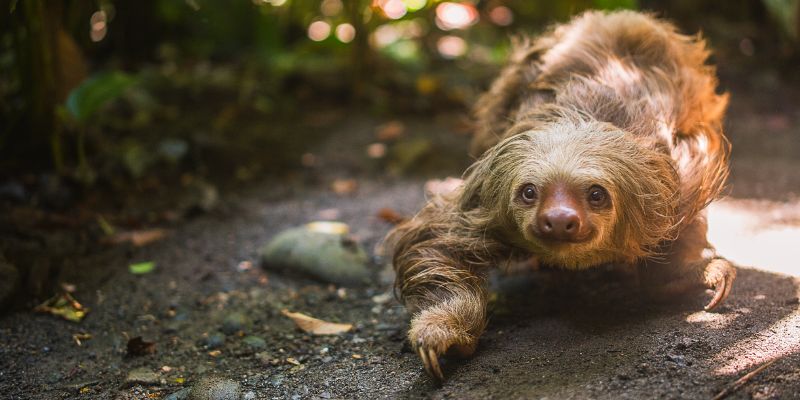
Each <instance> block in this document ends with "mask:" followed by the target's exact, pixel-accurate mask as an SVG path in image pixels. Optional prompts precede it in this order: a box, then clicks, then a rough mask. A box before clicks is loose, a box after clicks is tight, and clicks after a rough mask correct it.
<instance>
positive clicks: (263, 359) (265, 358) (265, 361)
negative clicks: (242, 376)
mask: <svg viewBox="0 0 800 400" xmlns="http://www.w3.org/2000/svg"><path fill="white" fill-rule="evenodd" d="M256 359H257V360H258V362H260V363H261V365H263V366H267V365H270V363H271V361H272V354H270V353H268V352H266V351H262V352H259V353H256Z"/></svg>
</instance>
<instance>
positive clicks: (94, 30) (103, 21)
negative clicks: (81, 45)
mask: <svg viewBox="0 0 800 400" xmlns="http://www.w3.org/2000/svg"><path fill="white" fill-rule="evenodd" d="M107 22H108V17H107V15H106V12H105V11H103V10H100V11H95V13H94V14H92V16H91V17H90V18H89V25H90V26H91V29H90V30H89V38H91V39H92V41H93V42H99V41H101V40H103V39H104V38H105V37H106V34H107V33H108V23H107Z"/></svg>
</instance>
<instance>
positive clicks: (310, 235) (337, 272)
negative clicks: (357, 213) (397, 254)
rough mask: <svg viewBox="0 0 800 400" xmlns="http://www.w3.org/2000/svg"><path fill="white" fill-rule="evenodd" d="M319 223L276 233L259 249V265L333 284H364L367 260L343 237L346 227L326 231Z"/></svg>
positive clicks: (353, 241) (366, 281)
mask: <svg viewBox="0 0 800 400" xmlns="http://www.w3.org/2000/svg"><path fill="white" fill-rule="evenodd" d="M323 224H326V223H321V222H317V223H311V224H308V225H305V226H301V227H296V228H291V229H288V230H285V231H283V232H281V233H279V234H278V235H277V236H275V237H274V238H273V239H272V240H271V241H270V242H269V243H267V244H266V245H265V246H263V247H262V248H261V249H260V250H259V256H260V259H261V262H262V264H263V265H264V266H265V267H266V268H271V269H278V270H292V271H295V272H299V273H302V274H305V275H310V276H312V277H315V278H317V279H320V280H322V281H325V282H329V283H334V284H337V285H359V284H363V283H368V282H369V281H370V278H371V273H370V269H369V267H368V261H369V258H368V256H367V253H366V252H365V251H364V249H363V247H362V246H361V245H360V244H359V243H358V242H356V241H355V240H353V239H352V238H350V237H349V236H348V235H347V233H346V228H340V229H339V230H338V231H337V230H334V229H330V230H327V231H326V229H325V228H324V227H325V226H326V225H323ZM327 224H330V225H331V226H337V227H338V226H341V225H334V224H336V223H327ZM345 227H346V225H345Z"/></svg>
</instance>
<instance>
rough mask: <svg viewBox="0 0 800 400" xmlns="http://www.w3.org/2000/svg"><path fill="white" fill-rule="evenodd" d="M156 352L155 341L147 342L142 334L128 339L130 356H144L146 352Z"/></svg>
mask: <svg viewBox="0 0 800 400" xmlns="http://www.w3.org/2000/svg"><path fill="white" fill-rule="evenodd" d="M155 352H156V344H155V342H145V341H144V340H142V337H141V336H137V337H135V338H133V339H131V340H128V355H129V356H132V357H133V356H143V355H146V354H154V353H155Z"/></svg>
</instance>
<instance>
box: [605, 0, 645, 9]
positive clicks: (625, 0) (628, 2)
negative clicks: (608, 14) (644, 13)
mask: <svg viewBox="0 0 800 400" xmlns="http://www.w3.org/2000/svg"><path fill="white" fill-rule="evenodd" d="M638 3H639V2H638V1H637V0H594V5H595V7H597V8H599V9H602V10H616V9H620V8H627V9H630V10H635V9H637V8H639V4H638Z"/></svg>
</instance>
